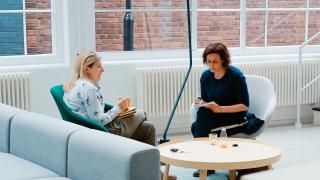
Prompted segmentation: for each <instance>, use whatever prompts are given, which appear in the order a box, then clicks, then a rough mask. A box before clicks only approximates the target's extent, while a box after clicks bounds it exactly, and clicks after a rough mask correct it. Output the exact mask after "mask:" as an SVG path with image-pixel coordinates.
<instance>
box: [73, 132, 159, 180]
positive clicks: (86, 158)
mask: <svg viewBox="0 0 320 180" xmlns="http://www.w3.org/2000/svg"><path fill="white" fill-rule="evenodd" d="M67 169H68V173H67V174H68V177H69V178H71V179H77V180H87V179H90V180H100V179H117V180H150V179H152V180H158V179H159V178H160V154H159V151H158V150H157V149H156V148H155V147H154V146H150V145H147V144H144V143H141V142H138V141H134V140H131V139H128V138H124V137H121V136H117V135H113V134H110V133H105V132H101V131H97V130H91V129H88V130H83V131H77V132H75V133H73V134H72V136H71V137H70V140H69V149H68V168H67Z"/></svg>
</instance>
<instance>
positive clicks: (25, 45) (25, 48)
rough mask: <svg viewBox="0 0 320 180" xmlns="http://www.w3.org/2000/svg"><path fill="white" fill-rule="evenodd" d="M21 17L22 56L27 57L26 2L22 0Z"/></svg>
mask: <svg viewBox="0 0 320 180" xmlns="http://www.w3.org/2000/svg"><path fill="white" fill-rule="evenodd" d="M22 8H23V9H22V16H23V19H22V20H23V46H24V55H28V52H27V51H28V48H27V17H26V2H25V0H22Z"/></svg>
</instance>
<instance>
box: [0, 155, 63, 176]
mask: <svg viewBox="0 0 320 180" xmlns="http://www.w3.org/2000/svg"><path fill="white" fill-rule="evenodd" d="M0 176H1V177H0V179H6V180H13V179H34V178H42V177H43V178H44V177H58V174H56V173H54V172H53V171H50V170H48V169H46V168H44V167H42V166H39V165H37V164H34V163H32V162H30V161H27V160H24V159H22V158H19V157H17V156H14V155H11V154H8V153H0Z"/></svg>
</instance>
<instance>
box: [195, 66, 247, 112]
mask: <svg viewBox="0 0 320 180" xmlns="http://www.w3.org/2000/svg"><path fill="white" fill-rule="evenodd" d="M200 86H201V98H202V99H203V100H204V101H205V102H211V101H215V102H216V103H217V104H218V105H220V106H229V105H235V104H244V105H246V106H248V107H249V94H248V88H247V83H246V79H245V77H244V75H243V73H242V72H241V71H240V70H239V69H238V68H236V67H233V66H230V67H229V68H228V69H227V70H226V73H225V74H224V76H223V77H222V78H221V79H215V77H214V73H213V72H211V71H210V70H209V69H208V70H206V71H204V72H203V73H202V75H201V78H200ZM245 113H246V111H244V112H238V113H217V114H219V117H223V116H225V117H240V116H241V117H243V116H244V115H245Z"/></svg>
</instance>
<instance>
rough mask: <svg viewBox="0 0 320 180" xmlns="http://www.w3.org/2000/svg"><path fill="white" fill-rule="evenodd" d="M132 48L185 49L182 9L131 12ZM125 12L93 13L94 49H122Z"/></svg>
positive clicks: (185, 34)
mask: <svg viewBox="0 0 320 180" xmlns="http://www.w3.org/2000/svg"><path fill="white" fill-rule="evenodd" d="M132 14H133V17H134V30H133V48H134V50H156V49H158V50H159V49H179V48H187V47H188V46H187V45H188V33H187V17H186V13H185V12H133V13H132ZM123 17H124V13H123V12H121V13H96V49H97V51H114V50H123Z"/></svg>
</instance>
